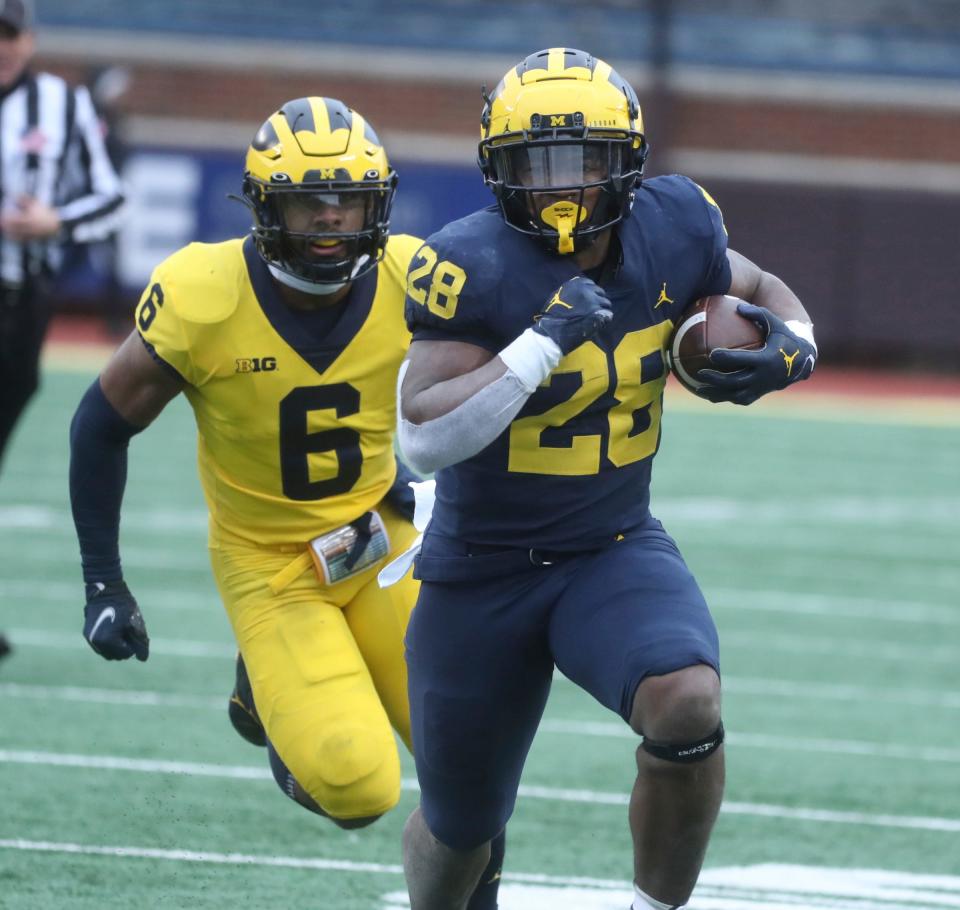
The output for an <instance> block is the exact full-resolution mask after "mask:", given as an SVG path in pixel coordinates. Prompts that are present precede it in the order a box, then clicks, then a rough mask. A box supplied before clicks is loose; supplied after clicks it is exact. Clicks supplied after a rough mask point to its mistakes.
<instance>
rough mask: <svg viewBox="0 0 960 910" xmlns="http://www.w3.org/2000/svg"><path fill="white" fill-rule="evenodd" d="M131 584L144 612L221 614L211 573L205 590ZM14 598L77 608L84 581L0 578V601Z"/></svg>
mask: <svg viewBox="0 0 960 910" xmlns="http://www.w3.org/2000/svg"><path fill="white" fill-rule="evenodd" d="M131 585H133V586H134V592H133V593H134V595H135V596H136V598H137V600H138V601H139V603H140V605H141V606H142V607H143V609H144V612H145V613H147V615H149V614H151V613H152V612H153V611H154V610H188V611H195V612H205V613H207V612H210V613H213V614H215V615H217V616H220V615H222V614H223V607H222V606H221V604H220V595H219V594H218V593H217V589H216V588H215V587H214V584H213V578H212V577H211V578H210V580H209V586H208V587H209V590H208V591H207V592H204V591H202V590H201V591H198V590H197V586H194V587H190V588H186V587H184V588H159V587H154V586H153V585H143V584H136V583H134V582H131ZM13 600H19V601H23V602H30V603H38V602H40V603H45V604H48V603H49V604H56V605H57V606H58V607H64V606H69V605H71V604H72V605H74V606H76V607H77V608H78V609H79V608H80V607H82V605H83V585H81V584H80V583H79V582H67V581H39V580H36V579H34V580H30V579H27V578H7V579H4V580H0V602H10V601H13Z"/></svg>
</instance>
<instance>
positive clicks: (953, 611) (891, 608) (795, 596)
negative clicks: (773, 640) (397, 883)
mask: <svg viewBox="0 0 960 910" xmlns="http://www.w3.org/2000/svg"><path fill="white" fill-rule="evenodd" d="M144 568H145V567H144ZM207 571H208V572H209V569H208V568H207ZM807 574H808V575H809V567H808V569H807ZM129 575H130V577H131V578H133V577H135V573H134V572H130V573H129ZM130 585H131V588H132V589H133V592H134V594H135V595H136V596H137V599H138V601H140V603H141V606H142V607H143V608H144V611H145V612H146V613H147V615H148V616H149V611H150V610H151V609H152V608H154V609H161V610H190V609H197V610H204V611H207V610H213V611H214V612H217V613H219V611H220V599H219V595H218V594H217V592H216V589H215V588H214V586H213V580H212V577H210V580H209V593H203V592H201V593H199V594H198V593H197V590H196V587H186V586H183V587H169V586H166V587H163V588H159V587H156V586H154V585H152V584H138V583H137V582H135V581H130ZM704 588H705V593H706V596H707V601H708V602H709V603H710V605H711V606H712V607H715V608H717V609H723V610H745V611H752V612H763V613H795V614H797V615H798V616H823V617H827V618H830V617H834V616H836V617H841V618H845V619H846V618H852V619H869V620H870V621H871V622H881V621H882V622H892V623H910V624H924V623H929V624H932V625H948V626H952V625H960V607H951V606H948V605H947V604H948V602H943V603H931V602H929V601H917V600H903V599H900V598H896V597H886V598H885V597H884V596H883V594H882V593H878V594H877V596H876V597H853V596H848V595H843V594H810V593H803V592H795V593H789V592H785V591H782V590H762V589H761V590H750V589H746V588H730V587H723V586H718V585H710V584H705V585H704ZM82 594H83V587H82V585H81V584H80V583H79V582H77V583H76V584H72V583H69V582H58V581H43V580H41V579H37V578H35V577H26V578H16V577H11V576H8V577H7V578H5V579H0V603H2V602H6V601H7V600H8V599H9V600H13V599H14V598H19V599H28V600H30V601H37V600H42V601H44V602H49V603H56V604H69V603H76V602H78V599H79V598H80V597H82Z"/></svg>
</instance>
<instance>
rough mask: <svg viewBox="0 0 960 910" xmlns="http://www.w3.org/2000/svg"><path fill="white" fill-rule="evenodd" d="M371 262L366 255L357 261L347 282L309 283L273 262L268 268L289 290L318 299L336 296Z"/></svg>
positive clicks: (268, 264)
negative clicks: (314, 296) (311, 295)
mask: <svg viewBox="0 0 960 910" xmlns="http://www.w3.org/2000/svg"><path fill="white" fill-rule="evenodd" d="M369 261H370V257H369V256H368V255H367V254H366V253H364V254H363V255H362V256H361V257H360V258H359V259H357V262H356V264H355V265H354V267H353V271H352V272H351V273H350V277H349V278H348V279H347V280H346V281H308V280H307V279H306V278H301V277H300V276H299V275H294V274H293V273H292V272H286V271H284V270H283V269H281V268H280V266H278V265H274V264H273V263H272V262H268V263H267V268H268V269H270V274H271V275H273V277H274V278H276V279H277V281H279V282H280V283H281V284H285V285H286V286H287V287H288V288H294V290H297V291H303V292H304V293H305V294H314V295H316V296H317V297H326V296H327V295H329V294H334V293H336V292H337V291H339V290H340V288H342V287H346V285H348V284H349V283H350V282H351V281H353V279H354V278H355V277H356V275H357V272H359V271H360V269H362V268H363V267H364V266H366V264H367V262H369Z"/></svg>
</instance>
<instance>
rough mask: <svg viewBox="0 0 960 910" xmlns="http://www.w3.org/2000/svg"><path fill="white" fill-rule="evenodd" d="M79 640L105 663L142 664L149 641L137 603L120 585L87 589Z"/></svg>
mask: <svg viewBox="0 0 960 910" xmlns="http://www.w3.org/2000/svg"><path fill="white" fill-rule="evenodd" d="M83 616H84V622H83V637H84V638H85V639H86V640H87V642H88V643H89V644H90V647H91V648H93V650H94V651H96V652H97V654H99V655H100V656H101V657H103V658H105V659H106V660H127V659H128V658H130V657H133V656H134V655H136V658H137V660H146V659H147V657H148V656H149V654H150V638H149V636H148V635H147V627H146V625H145V624H144V622H143V616H142V615H141V613H140V608H139V607H138V606H137V602H136V601H135V600H134V599H133V595H132V594H131V593H130V590H129V588H127V585H126V583H125V582H123V581H110V582H107V583H106V584H104V583H103V582H101V581H98V582H94V583H93V584H88V585H87V605H86V606H85V607H84V608H83Z"/></svg>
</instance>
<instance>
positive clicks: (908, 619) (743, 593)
mask: <svg viewBox="0 0 960 910" xmlns="http://www.w3.org/2000/svg"><path fill="white" fill-rule="evenodd" d="M807 571H808V573H809V571H810V568H809V567H808V570H807ZM704 587H705V594H706V597H707V601H708V602H709V603H710V604H711V606H713V607H717V608H720V609H724V610H753V611H759V612H763V613H796V614H798V615H805V616H827V617H832V616H840V617H844V618H853V619H868V620H870V621H871V622H877V621H883V622H894V623H913V624H922V623H930V624H935V625H946V626H957V625H960V607H950V606H945V605H941V604H932V603H925V602H919V601H905V600H886V601H885V600H883V599H882V598H881V597H879V596H878V597H876V598H873V597H848V596H844V595H833V594H803V593H799V592H798V593H788V592H784V591H748V590H743V589H742V588H724V587H718V586H715V585H705V586H704Z"/></svg>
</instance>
